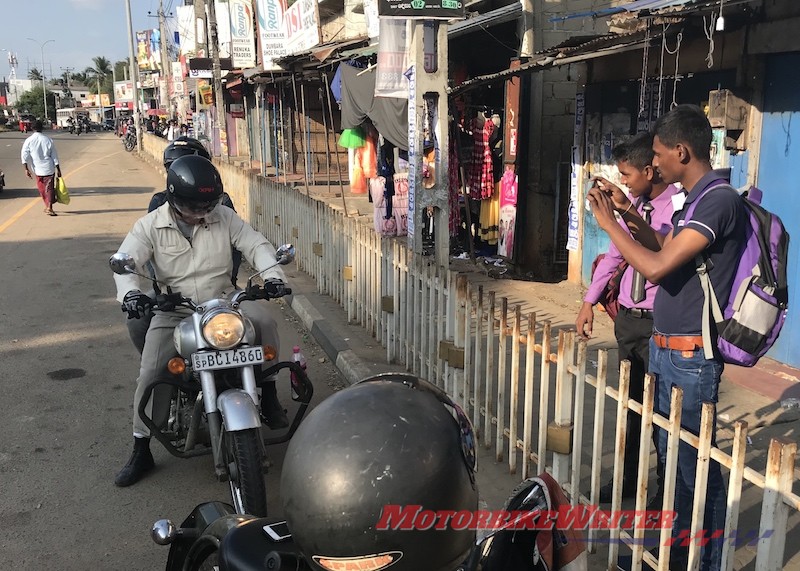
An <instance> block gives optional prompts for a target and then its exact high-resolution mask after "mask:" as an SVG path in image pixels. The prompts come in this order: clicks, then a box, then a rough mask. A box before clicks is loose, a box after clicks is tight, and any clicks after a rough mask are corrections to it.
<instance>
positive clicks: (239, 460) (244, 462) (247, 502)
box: [225, 428, 267, 517]
mask: <svg viewBox="0 0 800 571" xmlns="http://www.w3.org/2000/svg"><path fill="white" fill-rule="evenodd" d="M227 437H228V438H227V440H228V445H227V447H226V450H225V452H226V462H227V465H228V474H229V483H230V488H231V498H232V499H233V507H234V508H235V509H236V512H237V513H241V514H249V515H254V516H256V517H266V515H267V486H266V483H265V482H264V472H263V470H262V465H263V462H262V455H263V447H262V445H261V441H260V431H259V429H257V428H250V429H248V430H239V431H236V432H229V433H228V434H227Z"/></svg>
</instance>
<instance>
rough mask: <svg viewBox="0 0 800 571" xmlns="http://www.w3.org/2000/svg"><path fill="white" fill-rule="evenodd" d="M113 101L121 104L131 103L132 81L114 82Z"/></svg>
mask: <svg viewBox="0 0 800 571" xmlns="http://www.w3.org/2000/svg"><path fill="white" fill-rule="evenodd" d="M114 101H115V102H116V103H122V102H124V101H133V82H132V81H115V82H114Z"/></svg>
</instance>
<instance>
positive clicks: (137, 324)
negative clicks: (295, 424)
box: [126, 137, 289, 428]
mask: <svg viewBox="0 0 800 571" xmlns="http://www.w3.org/2000/svg"><path fill="white" fill-rule="evenodd" d="M189 155H199V156H201V157H204V158H206V159H208V160H211V155H209V154H208V151H207V150H206V148H205V147H204V146H203V144H202V143H201V142H200V141H198V140H197V139H192V138H190V137H180V138H179V139H177V140H175V141H173V142H172V143H170V144H169V145H167V147H166V148H165V149H164V158H163V162H164V170H165V171H166V172H167V173H169V167H170V165H171V164H172V163H173V162H174V161H175V160H176V159H179V158H180V157H185V156H189ZM166 202H167V191H166V190H162V191H161V192H156V193H155V194H154V195H153V196H152V197H151V198H150V204H149V205H148V206H147V212H152V211H153V210H155V209H156V208H159V207H160V206H162V205H163V204H165V203H166ZM221 203H222V205H223V206H227V207H228V208H230V209H231V210H233V211H234V212H236V209H235V208H234V207H233V201H232V200H231V197H230V196H229V195H228V193H227V192H223V193H222V200H221ZM232 257H233V270H232V271H231V284H232V285H233V287H236V285H237V284H236V277H237V275H238V274H239V266H240V265H241V263H242V253H241V252H240V251H239V250H237V249H236V248H232ZM147 269H148V272H149V273H150V275H151V276H153V277H155V272H154V271H153V268H152V266H150V265H148V266H147ZM153 294H155V292H153ZM151 319H152V313H148V314H147V315H143V316H142V317H141V319H127V320H126V324H127V326H128V334H129V335H130V337H131V341H133V344H134V346H135V347H136V349H137V350H138V351H139V354H140V355H141V354H142V351H143V349H144V337H145V335H146V334H147V329H148V328H149V327H150V320H151ZM272 410H275V411H277V410H280V413H281V414H277V413H276V414H275V416H276V418H271V419H268V424H269V426H270V427H271V428H285V427H286V426H288V424H289V419H288V418H286V415H285V413H283V409H282V408H280V407H278V408H277V409H275V408H274V407H273V409H272ZM281 417H282V418H281Z"/></svg>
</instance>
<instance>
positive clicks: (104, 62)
mask: <svg viewBox="0 0 800 571" xmlns="http://www.w3.org/2000/svg"><path fill="white" fill-rule="evenodd" d="M92 63H93V64H94V65H93V66H91V67H87V68H86V70H85V71H84V73H85V74H86V75H87V76H88V77H89V79H90V81H91V82H92V83H94V84H97V83H98V82H99V83H100V85H102V86H103V87H106V91H110V90H109V89H108V86H107V85H106V83H109V84H110V82H111V78H112V75H113V72H112V70H111V62H110V61H108V58H105V57H103V56H97V57H93V58H92Z"/></svg>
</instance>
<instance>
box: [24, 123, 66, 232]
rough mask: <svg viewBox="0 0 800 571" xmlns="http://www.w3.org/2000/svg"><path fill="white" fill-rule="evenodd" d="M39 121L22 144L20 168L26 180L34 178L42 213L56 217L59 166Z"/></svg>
mask: <svg viewBox="0 0 800 571" xmlns="http://www.w3.org/2000/svg"><path fill="white" fill-rule="evenodd" d="M42 129H43V125H42V121H41V119H36V120H35V121H34V122H33V131H34V133H33V135H31V136H30V137H28V138H27V139H25V142H24V143H23V144H22V153H21V158H22V166H23V167H24V168H25V175H26V176H27V177H28V178H33V177H34V176H35V177H36V188H37V189H39V195H40V196H41V197H42V201H43V202H44V212H45V214H47V215H48V216H56V213H55V211H54V210H53V204H55V202H56V176H58V177H59V178H61V165H60V164H59V162H58V152H57V151H56V146H55V145H54V144H53V140H52V139H51V138H50V137H48V136H47V135H44V134H43V133H42Z"/></svg>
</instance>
